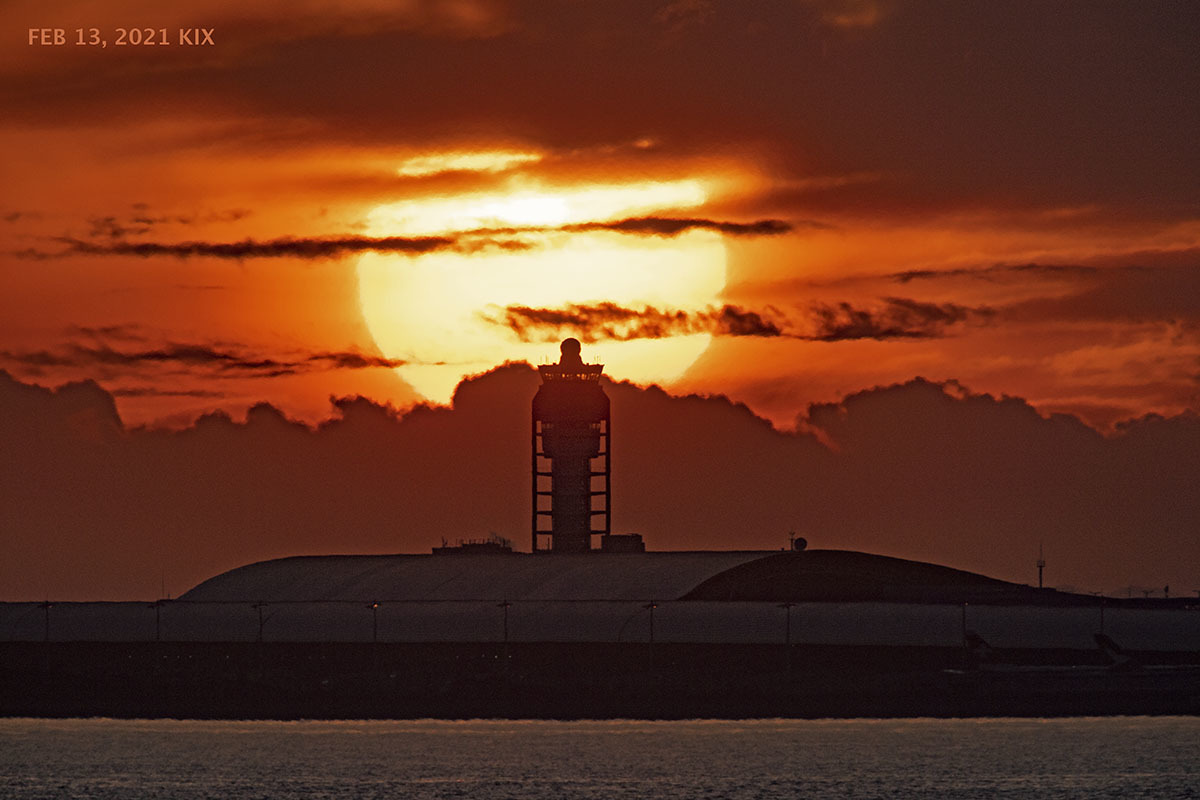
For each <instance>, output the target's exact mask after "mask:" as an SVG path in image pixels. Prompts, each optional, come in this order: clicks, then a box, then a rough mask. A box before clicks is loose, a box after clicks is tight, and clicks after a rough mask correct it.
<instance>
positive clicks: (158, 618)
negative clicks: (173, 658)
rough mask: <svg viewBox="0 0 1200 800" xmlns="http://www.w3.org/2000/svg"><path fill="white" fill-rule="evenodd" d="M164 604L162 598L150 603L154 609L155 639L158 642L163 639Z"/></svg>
mask: <svg viewBox="0 0 1200 800" xmlns="http://www.w3.org/2000/svg"><path fill="white" fill-rule="evenodd" d="M162 604H163V601H162V600H155V601H154V602H153V603H151V604H150V607H151V608H153V609H154V641H156V642H161V641H162V614H161V612H162Z"/></svg>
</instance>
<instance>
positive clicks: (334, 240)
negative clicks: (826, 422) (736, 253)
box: [13, 217, 817, 260]
mask: <svg viewBox="0 0 1200 800" xmlns="http://www.w3.org/2000/svg"><path fill="white" fill-rule="evenodd" d="M104 219H105V220H107V219H109V218H104ZM807 224H811V225H816V224H817V223H807ZM105 225H107V222H106V223H105ZM793 227H794V226H793V225H792V224H791V223H788V222H785V221H783V220H777V219H764V220H757V221H755V222H729V221H724V220H715V219H706V218H702V217H685V218H680V217H631V218H628V219H621V220H612V221H604V222H578V223H571V224H567V225H558V226H530V227H506V228H480V229H476V230H468V231H462V232H457V233H449V234H444V235H439V236H361V235H357V234H355V235H346V236H325V237H283V238H278V239H267V240H256V239H243V240H242V241H238V242H211V241H186V242H137V241H132V242H131V241H128V240H125V239H123V238H121V236H120V235H119V234H118V235H117V236H116V237H115V239H114V240H112V241H104V240H103V239H104V238H105V236H106V234H105V231H106V230H107V229H106V228H105V227H104V225H101V226H100V227H98V228H94V231H95V234H96V236H97V237H99V238H101V241H86V240H82V239H77V238H73V237H66V236H64V237H57V238H56V239H55V241H57V242H59V243H61V244H63V245H66V249H65V250H62V251H59V252H56V253H48V252H43V251H38V250H23V251H20V252H17V253H14V254H13V255H15V256H16V257H18V258H23V259H34V260H41V259H46V258H55V257H63V256H69V255H92V256H139V257H142V258H153V257H161V256H173V257H176V258H189V257H209V258H221V259H235V260H242V259H248V258H284V257H289V258H303V259H321V258H337V257H339V256H345V255H353V254H356V253H368V252H373V253H394V254H403V255H422V254H424V253H433V252H439V251H456V252H467V253H473V252H478V251H482V250H489V249H499V250H528V249H533V248H535V247H536V246H537V243H536V242H532V241H530V240H529V239H527V238H521V237H522V235H524V234H538V233H554V232H561V233H591V232H596V231H611V232H613V233H622V234H629V235H633V236H665V237H671V236H678V235H679V234H682V233H686V232H688V231H692V230H708V231H713V232H716V233H720V234H722V235H724V236H778V235H780V234H784V233H788V232H789V231H791V230H793ZM108 238H114V237H111V236H110V237H108Z"/></svg>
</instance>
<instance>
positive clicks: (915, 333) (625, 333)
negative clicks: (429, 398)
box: [481, 297, 995, 343]
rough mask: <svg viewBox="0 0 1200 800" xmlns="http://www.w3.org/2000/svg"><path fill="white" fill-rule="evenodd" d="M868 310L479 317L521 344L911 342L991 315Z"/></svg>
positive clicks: (580, 308)
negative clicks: (705, 338) (729, 339)
mask: <svg viewBox="0 0 1200 800" xmlns="http://www.w3.org/2000/svg"><path fill="white" fill-rule="evenodd" d="M881 302H882V305H880V306H878V307H876V308H873V309H868V308H861V307H856V306H854V305H852V304H850V303H845V302H843V303H837V304H835V305H826V304H814V305H813V306H812V307H811V308H810V310H809V313H808V318H807V319H801V320H794V319H792V318H789V317H788V316H787V315H785V314H784V313H783V312H781V311H780V310H779V309H777V308H774V307H767V308H765V309H762V310H749V309H744V308H740V307H738V306H733V305H724V306H721V307H719V308H716V307H710V308H707V309H704V310H700V311H687V310H682V309H661V308H656V307H654V306H643V307H641V308H631V307H626V306H620V305H617V304H616V303H595V304H591V305H584V304H570V305H566V306H562V307H560V308H533V307H530V306H520V305H511V306H507V307H505V308H503V309H497V310H496V311H495V312H485V313H482V314H481V316H482V317H483V319H485V320H486V321H488V322H491V323H493V324H495V325H502V326H504V327H507V328H508V329H509V330H511V331H513V332H514V333H516V334H517V336H518V337H519V338H520V339H521V341H524V342H529V341H536V342H552V341H557V340H559V339H561V338H563V337H564V336H574V337H575V338H577V339H579V340H580V341H583V342H588V343H591V342H598V341H605V340H613V341H628V340H630V339H662V338H665V337H668V336H688V335H691V334H696V333H708V334H712V335H714V336H760V337H768V338H773V337H785V338H790V339H805V340H810V341H819V342H837V341H844V340H850V339H914V338H932V337H936V336H943V335H945V333H946V329H947V328H949V327H951V326H953V325H957V324H959V323H964V322H967V321H972V320H975V321H980V320H987V319H990V318H991V317H992V316H993V315H994V313H995V312H994V311H993V310H992V309H990V308H987V307H969V306H963V305H958V304H956V303H924V302H921V301H918V300H910V299H905V298H899V297H888V298H884V299H883V300H882V301H881Z"/></svg>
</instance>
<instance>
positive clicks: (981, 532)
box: [0, 364, 1200, 600]
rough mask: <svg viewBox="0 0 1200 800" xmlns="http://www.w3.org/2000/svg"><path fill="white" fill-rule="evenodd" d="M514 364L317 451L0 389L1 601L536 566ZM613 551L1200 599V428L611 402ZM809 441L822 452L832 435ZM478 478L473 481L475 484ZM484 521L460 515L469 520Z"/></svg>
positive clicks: (357, 413) (957, 413)
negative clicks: (250, 571)
mask: <svg viewBox="0 0 1200 800" xmlns="http://www.w3.org/2000/svg"><path fill="white" fill-rule="evenodd" d="M538 383H539V380H538V375H537V373H536V371H535V370H533V369H532V368H530V367H529V366H528V365H526V364H510V365H507V366H504V367H500V368H497V369H495V370H493V371H492V372H489V373H487V374H485V375H481V376H476V377H474V378H472V379H470V380H467V381H464V382H463V383H462V384H460V386H459V388H458V391H457V392H456V394H455V402H454V406H453V407H452V408H429V407H424V406H421V407H416V408H414V409H411V410H408V411H404V412H401V411H397V410H396V409H392V408H388V407H386V406H382V405H380V404H378V403H374V402H371V401H370V400H367V399H364V398H361V397H357V398H343V399H340V400H338V401H336V403H335V407H334V409H333V411H332V415H331V417H330V418H329V419H328V420H327V421H325V422H323V423H321V424H319V425H317V426H315V427H307V426H304V425H300V424H297V423H295V422H292V421H290V420H288V419H287V418H286V417H285V416H284V415H283V414H282V413H280V412H279V411H278V410H277V409H275V408H273V407H272V406H269V405H258V406H255V407H254V408H252V409H251V410H250V412H249V413H248V414H247V416H246V418H245V421H244V422H239V421H235V420H233V419H232V418H231V417H230V416H228V415H225V414H220V413H217V414H211V415H207V416H205V417H202V418H200V419H198V420H196V421H195V423H194V424H192V425H190V426H188V427H187V428H185V429H182V430H178V431H168V430H145V429H139V428H132V429H131V428H126V427H125V426H124V424H123V423H122V421H121V419H120V417H119V415H118V414H117V412H116V409H115V405H114V403H113V398H112V395H111V394H110V393H109V392H106V391H104V390H103V389H101V388H100V387H98V386H97V385H96V384H94V383H91V382H83V383H75V384H68V385H66V386H63V387H60V388H58V389H54V390H51V389H47V388H43V387H39V386H35V385H31V384H27V383H22V382H20V381H17V380H14V379H12V378H11V377H9V376H7V375H4V374H3V373H0V452H4V453H6V454H10V457H9V458H7V461H6V463H7V465H8V471H7V472H6V473H5V479H4V480H0V529H2V530H4V532H5V557H4V558H3V559H0V597H2V598H3V599H6V600H11V599H25V600H28V599H32V598H43V597H45V596H46V594H47V593H48V594H49V595H50V597H51V598H52V599H134V598H139V597H146V598H151V597H154V596H156V595H157V592H158V590H159V577H160V576H161V575H162V574H163V572H164V571H165V572H166V576H167V581H168V588H169V589H171V590H173V591H174V592H176V593H178V592H180V591H182V590H184V589H186V588H189V587H190V586H192V585H194V584H196V583H198V582H199V581H201V580H203V579H204V578H207V577H209V576H211V575H213V574H216V573H217V572H220V571H222V570H225V569H230V568H232V567H236V566H239V565H242V564H246V563H249V562H252V561H256V560H260V559H264V558H273V557H281V556H289V555H306V554H321V553H330V552H342V553H395V552H428V548H429V547H430V546H432V545H436V544H437V543H438V542H439V540H440V539H441V538H442V537H445V538H446V539H450V540H453V539H457V538H465V537H470V536H473V535H476V534H478V533H479V532H486V531H489V530H494V531H496V532H498V533H500V534H501V535H503V536H507V537H510V538H512V539H514V541H516V542H518V543H520V544H522V545H524V544H525V543H527V542H528V541H529V507H528V502H529V484H528V481H529V407H530V402H531V400H532V398H533V395H534V394H535V393H536V391H537V388H538ZM604 386H605V389H606V391H607V393H608V394H609V397H610V398H611V401H612V415H613V430H614V431H615V432H616V433H615V434H614V439H613V447H614V464H616V465H617V466H616V467H615V468H614V474H613V494H614V499H615V501H616V503H615V506H614V507H615V509H616V513H615V517H614V525H615V528H616V529H617V530H620V531H637V532H640V533H642V534H644V535H645V536H646V539H647V541H648V543H649V545H650V547H651V548H652V549H655V550H694V549H710V548H715V549H730V548H747V549H767V550H770V549H778V548H779V547H782V546H784V545H785V544H786V541H787V532H788V531H789V530H795V531H796V532H797V533H799V534H800V535H803V536H806V537H807V538H808V539H809V541H810V542H811V543H812V545H813V546H815V547H822V548H845V549H853V550H865V551H869V552H876V553H882V554H885V555H894V556H900V557H904V558H915V559H922V560H930V561H934V562H937V563H943V564H948V565H950V566H954V567H958V568H962V569H972V570H977V571H982V572H984V573H987V574H990V575H993V576H995V577H999V578H1004V579H1008V580H1018V581H1025V582H1028V581H1031V580H1033V579H1034V578H1035V577H1036V573H1035V571H1034V560H1035V558H1036V557H1037V552H1038V545H1039V543H1041V544H1042V545H1043V546H1044V551H1045V556H1046V560H1047V562H1048V567H1047V572H1046V575H1047V578H1048V580H1049V581H1050V583H1051V584H1060V583H1071V584H1075V585H1077V586H1080V587H1086V588H1087V589H1108V590H1113V589H1114V588H1116V587H1122V586H1127V585H1129V584H1130V583H1141V584H1144V585H1163V584H1166V583H1170V584H1171V585H1188V586H1191V585H1193V584H1191V583H1188V581H1191V580H1193V579H1194V578H1195V572H1194V565H1195V564H1197V563H1200V538H1197V537H1196V536H1195V531H1196V529H1197V527H1198V526H1200V506H1198V505H1197V504H1196V503H1195V502H1194V501H1193V498H1194V495H1195V486H1196V484H1197V482H1198V481H1200V417H1197V416H1196V415H1195V414H1191V415H1183V416H1178V417H1173V418H1163V417H1146V418H1142V419H1136V420H1130V421H1129V422H1127V423H1126V424H1125V425H1123V426H1120V427H1119V428H1118V429H1117V430H1116V431H1114V433H1113V434H1112V435H1110V436H1103V435H1101V434H1100V433H1098V432H1097V431H1095V430H1093V429H1091V428H1089V427H1087V426H1086V425H1084V424H1082V423H1081V422H1079V420H1078V419H1076V418H1074V417H1070V416H1065V415H1052V416H1042V415H1041V414H1039V413H1038V412H1037V411H1036V410H1035V409H1034V408H1032V407H1031V406H1030V405H1029V404H1028V403H1027V402H1026V401H1024V400H1022V399H1020V398H1013V397H1001V398H997V397H993V396H990V395H986V394H979V393H975V392H972V391H970V390H969V389H967V388H964V387H963V386H960V385H957V384H955V383H953V382H947V383H934V382H930V381H925V380H919V379H918V380H913V381H909V382H907V383H903V384H898V385H894V386H886V387H877V388H874V389H869V390H865V391H862V392H858V393H856V394H853V395H850V396H848V397H845V398H843V399H841V400H839V401H837V402H833V403H828V404H822V405H818V406H814V407H812V408H811V409H810V410H809V412H808V413H807V414H806V415H805V417H804V419H803V420H802V421H803V425H802V426H801V430H800V431H799V432H796V433H783V432H780V431H777V430H775V429H773V428H772V427H771V426H770V425H769V424H768V423H767V422H766V421H765V420H762V419H760V418H758V417H755V416H754V415H753V414H751V413H750V412H749V411H748V410H747V409H746V408H745V407H744V406H740V405H737V404H735V403H732V402H730V401H729V400H728V399H726V398H724V397H719V396H717V397H700V396H687V397H679V396H672V395H670V394H668V393H667V392H665V391H663V390H661V389H659V388H656V387H649V388H646V387H639V386H635V385H632V384H628V383H613V382H605V383H604ZM818 433H819V436H818V435H816V434H818ZM464 464H470V466H471V468H470V469H463V465H464ZM467 500H469V502H468V501H467Z"/></svg>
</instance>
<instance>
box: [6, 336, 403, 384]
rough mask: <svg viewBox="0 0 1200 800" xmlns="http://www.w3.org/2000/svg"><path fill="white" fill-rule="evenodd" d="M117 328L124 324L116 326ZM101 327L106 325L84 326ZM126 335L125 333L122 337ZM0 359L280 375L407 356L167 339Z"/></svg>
mask: <svg viewBox="0 0 1200 800" xmlns="http://www.w3.org/2000/svg"><path fill="white" fill-rule="evenodd" d="M114 327H115V328H116V329H117V331H118V332H120V331H121V330H123V327H122V326H114ZM83 330H92V331H104V330H108V329H107V328H100V329H83ZM126 338H128V337H126ZM0 361H7V362H9V363H11V364H18V365H22V366H26V367H32V368H37V369H41V368H46V367H59V368H63V367H66V368H76V369H86V368H96V367H108V368H117V369H118V370H126V371H129V370H138V369H141V368H144V367H160V366H165V367H176V368H186V369H191V370H194V369H204V370H209V371H211V372H216V373H218V374H223V375H225V376H238V377H265V378H272V377H280V376H283V375H293V374H297V373H300V372H322V371H328V370H341V369H349V370H355V369H374V368H393V367H400V366H403V365H405V364H406V363H408V362H406V361H402V360H398V359H391V358H385V357H383V356H377V355H371V354H367V353H362V352H359V351H357V350H346V351H316V352H310V353H302V354H298V355H296V354H293V355H288V356H263V355H258V354H253V353H248V352H246V351H245V350H242V349H239V348H230V347H215V346H212V345H207V344H187V343H177V342H171V343H166V344H164V345H162V346H159V347H151V348H141V349H119V348H116V347H112V346H111V345H109V344H107V343H104V342H88V343H79V342H75V343H71V344H68V345H66V346H64V347H62V348H60V349H59V350H57V351H50V350H33V351H13V350H0Z"/></svg>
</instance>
